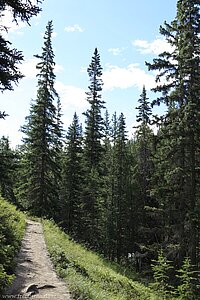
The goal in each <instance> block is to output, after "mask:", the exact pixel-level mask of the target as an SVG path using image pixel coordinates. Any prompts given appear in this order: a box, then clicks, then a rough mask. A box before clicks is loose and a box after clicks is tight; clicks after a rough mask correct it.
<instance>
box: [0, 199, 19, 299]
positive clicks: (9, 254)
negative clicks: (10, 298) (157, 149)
mask: <svg viewBox="0 0 200 300" xmlns="http://www.w3.org/2000/svg"><path fill="white" fill-rule="evenodd" d="M24 232H25V215H24V214H23V213H21V212H19V211H17V210H16V208H15V206H14V205H11V204H10V203H8V202H7V201H6V200H4V199H3V198H1V197H0V294H1V293H2V292H3V290H4V289H5V288H6V286H7V285H9V284H10V283H11V281H12V279H13V270H14V262H13V259H14V257H15V255H16V253H17V251H18V250H19V248H20V245H21V240H22V238H23V236H24Z"/></svg>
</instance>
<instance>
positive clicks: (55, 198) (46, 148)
mask: <svg viewBox="0 0 200 300" xmlns="http://www.w3.org/2000/svg"><path fill="white" fill-rule="evenodd" d="M52 32H53V24H52V21H49V22H48V24H47V27H46V32H45V35H44V46H43V48H42V54H41V55H36V57H37V58H38V59H39V60H40V62H39V63H38V64H37V70H38V71H39V73H38V75H37V77H38V90H37V99H36V100H35V101H34V102H32V104H31V108H30V115H29V116H28V117H27V118H26V120H27V122H26V125H25V126H24V127H23V128H22V131H23V133H24V134H25V138H24V143H25V149H26V150H25V152H26V154H25V155H26V162H27V163H26V164H25V170H24V172H25V173H26V178H27V179H28V181H27V184H26V195H27V198H28V203H29V209H30V210H31V211H32V212H33V213H34V214H36V215H38V216H48V217H53V218H56V217H57V211H58V209H59V207H58V204H59V178H60V176H61V175H60V173H61V169H60V168H61V167H60V154H61V153H60V139H61V136H62V132H61V131H62V128H61V122H60V120H59V118H60V111H59V112H58V111H57V103H56V102H58V103H59V97H58V94H57V92H56V90H55V88H54V82H55V74H54V66H55V62H54V53H53V49H52V42H51V36H52Z"/></svg>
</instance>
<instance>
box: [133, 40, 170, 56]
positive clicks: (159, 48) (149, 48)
mask: <svg viewBox="0 0 200 300" xmlns="http://www.w3.org/2000/svg"><path fill="white" fill-rule="evenodd" d="M132 44H133V46H136V47H138V48H139V49H138V51H139V52H140V53H141V54H156V55H158V54H160V53H162V52H164V51H168V52H171V51H172V50H173V48H172V46H171V45H170V44H169V43H168V42H167V41H166V40H164V39H160V38H156V39H155V40H154V41H152V42H148V41H146V40H135V41H133V42H132Z"/></svg>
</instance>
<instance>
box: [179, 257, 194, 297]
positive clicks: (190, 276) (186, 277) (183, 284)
mask: <svg viewBox="0 0 200 300" xmlns="http://www.w3.org/2000/svg"><path fill="white" fill-rule="evenodd" d="M178 273H179V274H178V275H177V277H178V278H179V280H180V284H179V285H178V287H177V294H178V297H179V298H178V299H180V300H195V299H199V298H197V297H198V296H197V294H196V293H195V282H196V281H197V277H198V275H197V272H195V271H194V268H193V266H192V265H191V259H190V258H189V257H186V258H185V260H184V262H183V265H182V268H181V269H180V270H178ZM195 275H197V276H195ZM197 290H199V287H197V286H196V291H197Z"/></svg>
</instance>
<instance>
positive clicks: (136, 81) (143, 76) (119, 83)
mask: <svg viewBox="0 0 200 300" xmlns="http://www.w3.org/2000/svg"><path fill="white" fill-rule="evenodd" d="M102 79H103V82H104V87H103V88H104V90H113V89H114V88H120V89H127V88H130V87H137V88H138V89H140V90H141V89H142V87H143V85H145V86H146V89H147V90H149V89H150V88H152V87H153V86H155V77H154V76H153V75H152V74H148V73H146V72H145V71H144V70H142V69H140V68H139V66H138V64H130V65H128V66H127V67H123V68H120V67H118V66H112V65H110V66H108V67H107V70H104V72H103V76H102Z"/></svg>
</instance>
